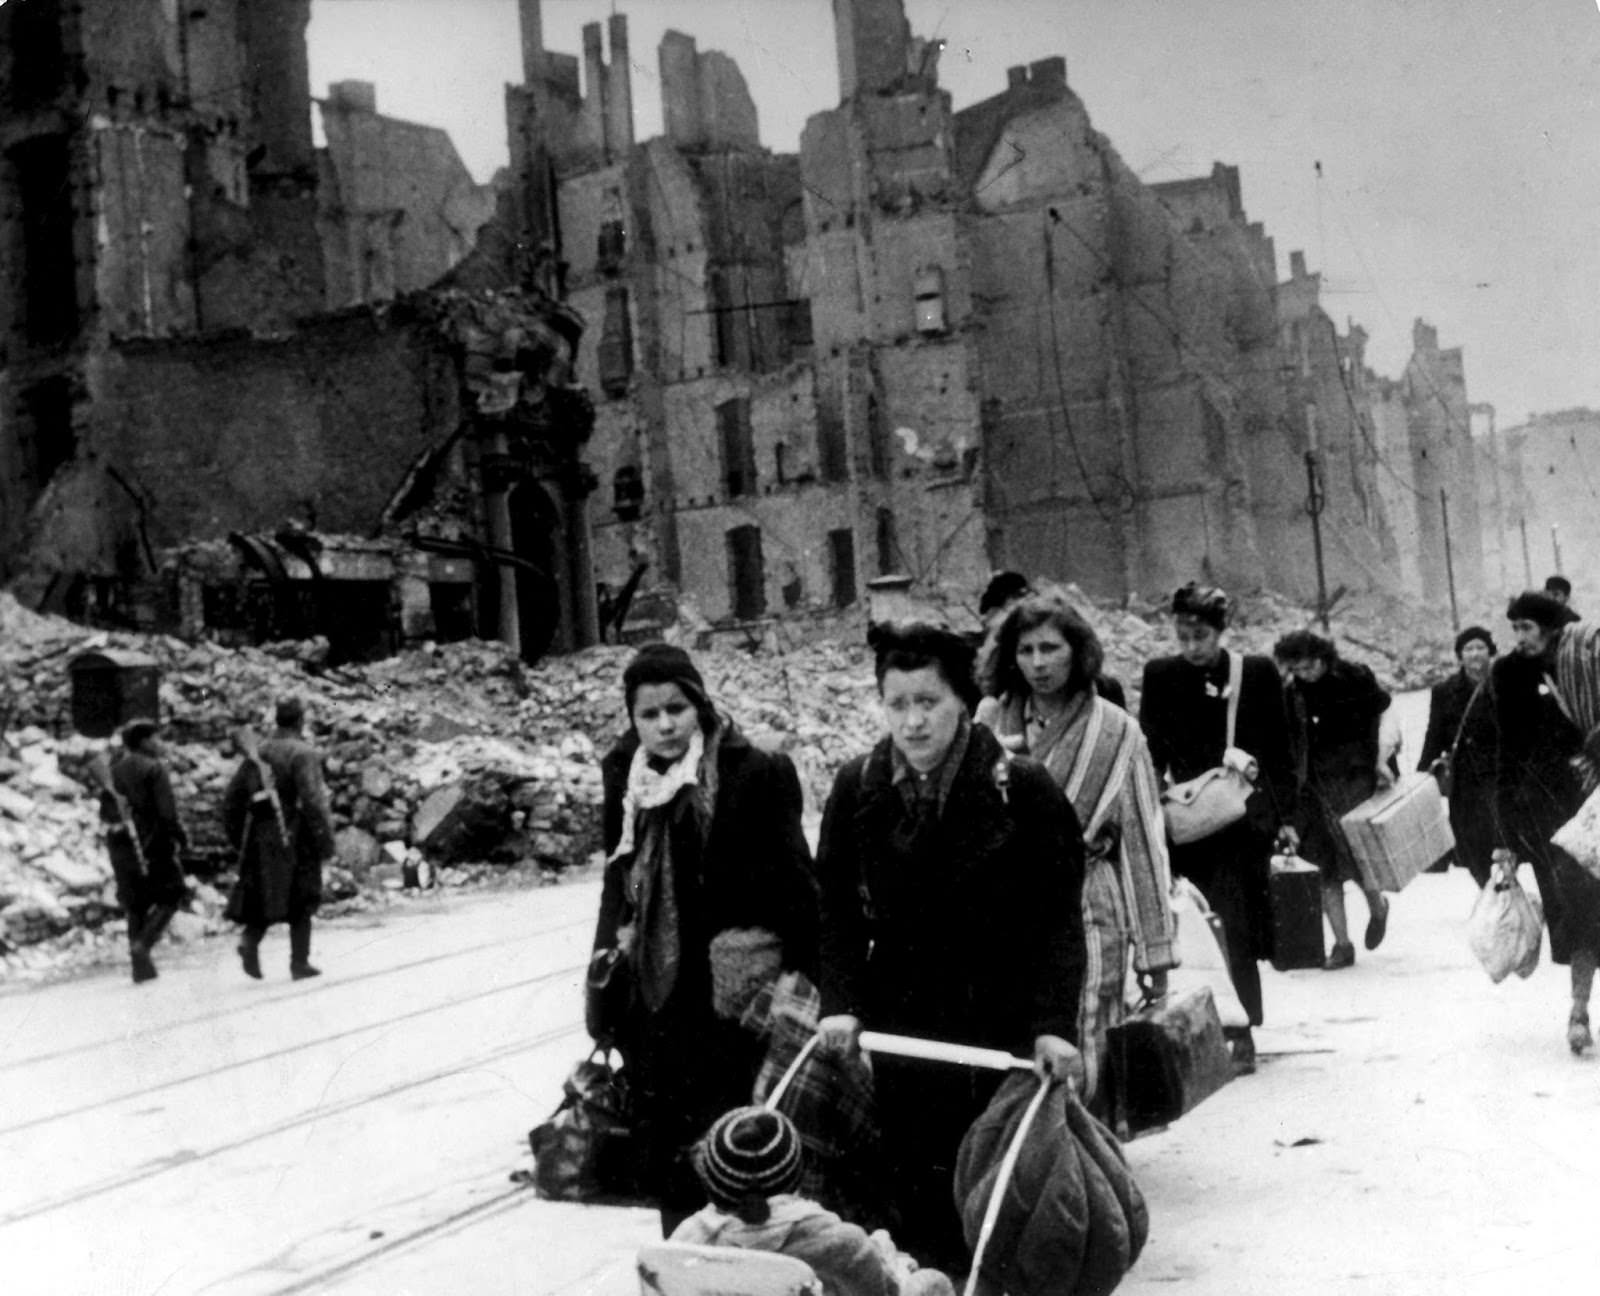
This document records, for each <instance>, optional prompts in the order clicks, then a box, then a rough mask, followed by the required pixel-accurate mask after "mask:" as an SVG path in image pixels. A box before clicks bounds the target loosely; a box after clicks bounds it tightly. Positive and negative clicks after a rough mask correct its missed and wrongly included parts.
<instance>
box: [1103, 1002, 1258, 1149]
mask: <svg viewBox="0 0 1600 1296" xmlns="http://www.w3.org/2000/svg"><path fill="white" fill-rule="evenodd" d="M1106 1053H1107V1055H1108V1061H1109V1063H1110V1069H1111V1104H1112V1115H1113V1120H1114V1123H1115V1125H1116V1126H1117V1128H1118V1131H1119V1133H1123V1134H1124V1137H1130V1136H1132V1135H1134V1134H1138V1133H1139V1132H1140V1131H1142V1130H1147V1129H1152V1128H1154V1127H1156V1126H1159V1125H1170V1124H1171V1123H1172V1122H1173V1121H1175V1120H1177V1119H1178V1117H1180V1116H1182V1115H1183V1114H1184V1113H1185V1112H1188V1111H1193V1110H1194V1108H1195V1107H1197V1106H1198V1105H1199V1104H1200V1103H1201V1102H1203V1101H1204V1100H1205V1099H1207V1098H1209V1097H1210V1096H1211V1095H1212V1094H1214V1093H1216V1091H1217V1090H1218V1089H1220V1088H1222V1086H1223V1085H1225V1084H1227V1083H1228V1081H1230V1080H1232V1079H1233V1055H1232V1053H1231V1052H1230V1050H1229V1048H1228V1041H1227V1040H1226V1039H1224V1038H1223V1035H1222V1022H1221V1020H1220V1019H1219V1018H1218V1017H1217V1005H1216V1001H1215V1000H1213V999H1212V997H1211V991H1210V990H1209V989H1208V988H1207V987H1205V986H1200V987H1198V988H1197V989H1194V990H1190V991H1188V992H1187V993H1185V994H1181V995H1168V996H1167V997H1166V998H1164V999H1159V1000H1157V1001H1156V1002H1155V1003H1152V1004H1146V1005H1145V1006H1144V1007H1143V1008H1140V1009H1139V1010H1138V1012H1136V1013H1133V1014H1132V1015H1131V1016H1129V1017H1128V1018H1127V1020H1125V1021H1123V1022H1121V1023H1120V1024H1118V1025H1116V1026H1113V1027H1111V1029H1110V1030H1108V1031H1107V1032H1106Z"/></svg>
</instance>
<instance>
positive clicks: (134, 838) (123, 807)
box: [89, 752, 150, 874]
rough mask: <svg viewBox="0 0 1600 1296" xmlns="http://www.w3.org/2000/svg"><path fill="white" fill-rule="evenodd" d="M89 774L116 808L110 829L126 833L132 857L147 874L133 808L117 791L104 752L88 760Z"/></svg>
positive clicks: (146, 865)
mask: <svg viewBox="0 0 1600 1296" xmlns="http://www.w3.org/2000/svg"><path fill="white" fill-rule="evenodd" d="M89 775H90V777H91V778H93V779H94V781H95V783H96V784H97V785H98V786H99V788H100V790H101V791H102V792H103V793H105V794H106V795H107V796H108V797H110V798H111V804H112V805H114V806H115V807H116V809H117V822H116V823H115V824H113V825H112V831H113V832H115V831H117V830H118V829H121V830H122V831H123V832H124V833H126V834H127V836H128V841H129V842H131V843H132V845H133V857H134V859H136V860H138V861H139V872H140V873H144V874H148V873H149V872H150V865H149V862H148V861H147V860H146V859H145V857H144V843H143V842H142V841H140V840H139V827H138V825H137V824H135V823H134V821H133V808H132V807H131V806H129V805H128V798H127V797H125V796H123V795H122V793H121V792H119V791H117V785H116V783H115V782H113V781H112V778H111V762H110V761H109V760H107V759H106V754H105V753H104V752H101V753H99V754H98V755H97V756H95V757H94V759H93V760H91V761H90V762H89Z"/></svg>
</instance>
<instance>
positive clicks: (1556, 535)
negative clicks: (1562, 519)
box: [1528, 522, 1562, 585]
mask: <svg viewBox="0 0 1600 1296" xmlns="http://www.w3.org/2000/svg"><path fill="white" fill-rule="evenodd" d="M1550 548H1552V549H1553V550H1555V555H1556V575H1557V576H1559V575H1561V574H1562V573H1561V527H1560V525H1559V524H1558V523H1555V522H1552V523H1551V524H1550ZM1528 584H1530V585H1531V584H1533V580H1532V578H1531V577H1530V578H1529V580H1528Z"/></svg>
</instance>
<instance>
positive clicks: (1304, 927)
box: [1267, 855, 1325, 972]
mask: <svg viewBox="0 0 1600 1296" xmlns="http://www.w3.org/2000/svg"><path fill="white" fill-rule="evenodd" d="M1267 891H1268V895H1269V898H1270V900H1271V902H1272V966H1273V967H1275V968H1277V969H1278V971H1280V972H1293V971H1295V970H1296V969H1299V968H1320V967H1321V966H1322V962H1323V959H1324V957H1325V953H1324V948H1323V936H1322V872H1321V870H1320V869H1318V868H1317V866H1316V865H1315V864H1311V863H1308V862H1307V861H1305V860H1303V859H1301V858H1300V857H1299V856H1298V855H1274V856H1273V857H1272V865H1271V871H1270V872H1269V874H1268V877H1267Z"/></svg>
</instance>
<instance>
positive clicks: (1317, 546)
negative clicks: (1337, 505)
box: [1306, 450, 1328, 634]
mask: <svg viewBox="0 0 1600 1296" xmlns="http://www.w3.org/2000/svg"><path fill="white" fill-rule="evenodd" d="M1326 502H1327V501H1326V499H1325V498H1324V496H1323V494H1322V481H1321V478H1320V476H1319V474H1318V472H1317V452H1316V451H1315V450H1307V451H1306V512H1307V513H1309V514H1310V515H1311V545H1312V548H1313V550H1314V551H1315V553H1316V556H1317V621H1318V623H1319V624H1320V625H1321V626H1322V633H1323V634H1327V633H1328V576H1327V572H1326V571H1324V569H1323V565H1322V510H1323V507H1324V505H1325V504H1326Z"/></svg>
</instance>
